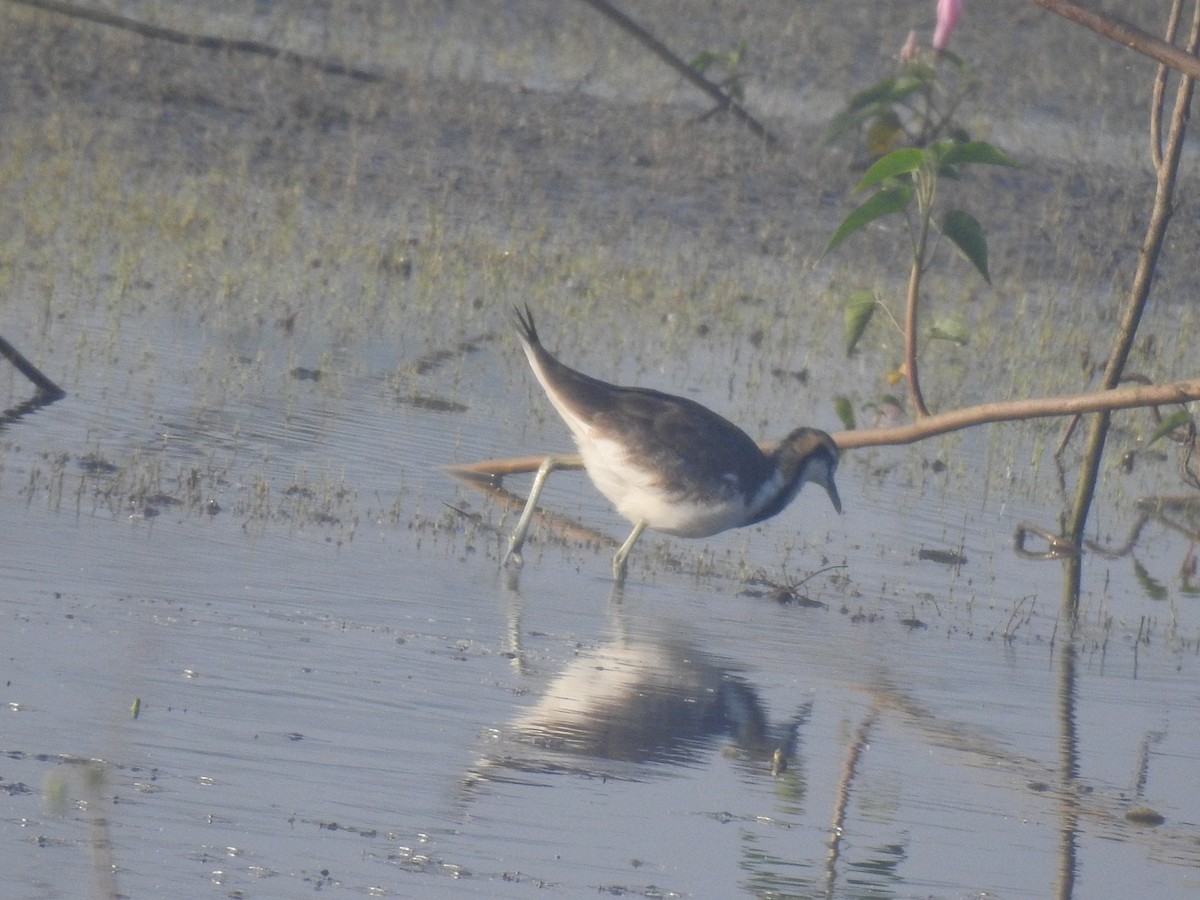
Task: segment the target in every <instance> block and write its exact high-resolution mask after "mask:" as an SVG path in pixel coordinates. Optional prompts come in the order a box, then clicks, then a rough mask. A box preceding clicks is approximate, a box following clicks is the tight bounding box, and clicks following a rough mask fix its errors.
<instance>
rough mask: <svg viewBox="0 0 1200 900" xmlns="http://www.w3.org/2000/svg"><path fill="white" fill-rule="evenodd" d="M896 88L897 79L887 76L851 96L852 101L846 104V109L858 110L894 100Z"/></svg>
mask: <svg viewBox="0 0 1200 900" xmlns="http://www.w3.org/2000/svg"><path fill="white" fill-rule="evenodd" d="M895 90H896V79H895V78H885V79H884V80H883V81H881V82H879V84H875V85H872V86H871V87H869V88H867V89H866V90H865V91H859V92H858V93H857V94H855V95H854V96H853V97H851V98H850V102H849V103H848V104H846V110H847V111H852V110H858V109H863V108H865V107H868V106H872V105H874V104H876V103H888V102H890V101H891V100H892V98H893V96H894V94H895Z"/></svg>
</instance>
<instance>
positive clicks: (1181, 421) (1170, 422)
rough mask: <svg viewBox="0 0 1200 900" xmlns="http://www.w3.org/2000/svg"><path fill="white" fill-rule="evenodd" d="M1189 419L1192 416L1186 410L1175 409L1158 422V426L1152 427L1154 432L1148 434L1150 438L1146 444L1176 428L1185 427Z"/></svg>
mask: <svg viewBox="0 0 1200 900" xmlns="http://www.w3.org/2000/svg"><path fill="white" fill-rule="evenodd" d="M1191 421H1192V417H1191V416H1190V415H1189V414H1188V412H1187V410H1185V409H1180V410H1176V411H1175V412H1173V413H1171V415H1169V416H1167V417H1166V418H1165V419H1163V420H1162V421H1161V422H1159V423H1158V427H1157V428H1155V429H1154V434H1152V435H1150V440H1149V441H1147V442H1146V446H1147V447H1148V446H1150V445H1151V444H1153V443H1154V442H1155V441H1157V440H1158V439H1159V438H1161V437H1165V436H1166V435H1168V434H1170V433H1171V432H1172V431H1174V430H1175V429H1176V428H1186V427H1187V426H1188V425H1189V424H1190V423H1191Z"/></svg>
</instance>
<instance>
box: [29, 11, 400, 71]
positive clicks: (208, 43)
mask: <svg viewBox="0 0 1200 900" xmlns="http://www.w3.org/2000/svg"><path fill="white" fill-rule="evenodd" d="M9 2H11V3H19V4H21V5H23V6H32V7H33V8H34V9H40V10H43V11H45V12H52V13H57V14H58V15H61V16H68V17H70V18H72V19H82V20H83V21H86V22H93V23H95V24H96V25H104V26H107V27H109V28H119V29H120V30H122V31H129V32H132V33H133V34H137V35H140V36H141V37H144V38H150V39H151V40H156V41H166V42H168V43H171V44H182V45H183V46H185V47H199V48H201V49H203V50H224V51H227V52H233V53H249V54H253V55H256V56H265V57H267V58H268V59H278V60H282V61H283V62H289V63H293V64H295V65H298V66H302V67H305V68H310V69H316V70H317V71H319V72H324V73H326V74H328V75H344V76H346V77H347V78H353V79H356V80H357V81H387V80H388V78H389V76H387V75H384V74H382V73H379V72H370V71H368V70H366V69H359V68H355V67H354V66H347V65H345V64H343V63H339V62H332V61H330V60H325V59H320V58H318V57H314V56H308V55H306V54H303V53H297V52H295V51H294V50H284V49H283V48H281V47H275V46H273V45H271V44H265V43H263V42H261V41H251V40H243V39H237V38H225V37H219V36H217V35H210V34H189V33H188V32H186V31H177V30H175V29H174V28H164V27H163V26H161V25H151V24H149V23H147V22H139V21H138V20H137V19H130V18H127V17H126V16H120V15H117V14H116V13H110V12H106V11H104V10H101V9H91V8H87V7H82V6H76V5H74V4H72V3H64V2H62V0H9Z"/></svg>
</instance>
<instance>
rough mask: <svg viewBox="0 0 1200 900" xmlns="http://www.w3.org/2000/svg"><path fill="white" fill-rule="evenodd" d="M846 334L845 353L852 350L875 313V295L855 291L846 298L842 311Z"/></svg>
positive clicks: (848, 353) (849, 352)
mask: <svg viewBox="0 0 1200 900" xmlns="http://www.w3.org/2000/svg"><path fill="white" fill-rule="evenodd" d="M842 313H843V317H844V321H845V327H844V334H845V335H846V355H847V356H849V355H850V354H851V353H853V352H854V348H855V347H856V346H857V345H858V339H859V338H861V337H862V336H863V332H864V331H866V330H867V323H868V322H870V321H871V316H873V315H874V314H875V295H874V294H872V293H871V292H870V291H855V292H854V293H853V294H851V295H850V296H849V297H848V298H846V306H845V308H844V309H843V311H842Z"/></svg>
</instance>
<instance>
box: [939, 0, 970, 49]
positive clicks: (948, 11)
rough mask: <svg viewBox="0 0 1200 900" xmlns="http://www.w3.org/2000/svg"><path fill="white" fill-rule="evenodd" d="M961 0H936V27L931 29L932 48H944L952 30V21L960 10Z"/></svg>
mask: <svg viewBox="0 0 1200 900" xmlns="http://www.w3.org/2000/svg"><path fill="white" fill-rule="evenodd" d="M962 6H963V0H938V5H937V27H936V28H935V29H934V30H933V49H934V50H945V49H946V45H947V44H948V43H950V35H951V33H952V32H953V31H954V23H955V22H957V21H958V14H959V13H961V12H962Z"/></svg>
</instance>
